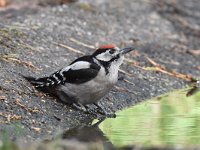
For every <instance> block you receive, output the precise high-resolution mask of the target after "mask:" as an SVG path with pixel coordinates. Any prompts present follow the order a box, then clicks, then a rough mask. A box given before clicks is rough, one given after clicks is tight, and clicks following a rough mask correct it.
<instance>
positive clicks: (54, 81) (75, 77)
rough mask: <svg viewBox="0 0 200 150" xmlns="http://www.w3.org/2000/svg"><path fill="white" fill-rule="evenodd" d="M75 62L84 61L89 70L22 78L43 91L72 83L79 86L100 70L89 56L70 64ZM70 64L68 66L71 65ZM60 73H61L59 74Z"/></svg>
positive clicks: (70, 70)
mask: <svg viewBox="0 0 200 150" xmlns="http://www.w3.org/2000/svg"><path fill="white" fill-rule="evenodd" d="M77 61H86V62H91V64H90V68H85V69H79V70H72V69H69V70H66V71H64V72H62V69H61V70H59V71H57V72H55V73H53V74H51V75H50V76H49V77H42V78H34V77H26V76H23V77H24V78H25V79H26V80H28V81H29V82H30V83H31V84H32V85H33V86H35V87H36V88H38V89H40V90H42V91H44V90H43V89H45V88H46V89H49V88H50V87H56V86H58V85H60V84H65V83H73V84H81V83H84V82H87V81H89V80H91V79H92V78H95V77H96V76H97V74H98V72H99V70H100V66H99V65H97V64H96V63H94V61H93V59H92V58H91V57H90V56H83V57H80V58H78V59H76V60H75V61H73V62H72V63H71V64H73V63H76V62H77ZM71 64H70V65H71ZM61 72H62V73H61Z"/></svg>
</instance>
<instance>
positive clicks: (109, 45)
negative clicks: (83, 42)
mask: <svg viewBox="0 0 200 150" xmlns="http://www.w3.org/2000/svg"><path fill="white" fill-rule="evenodd" d="M115 47H116V45H115V44H108V45H102V46H100V47H99V48H98V49H112V48H115Z"/></svg>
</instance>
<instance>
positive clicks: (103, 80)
mask: <svg viewBox="0 0 200 150" xmlns="http://www.w3.org/2000/svg"><path fill="white" fill-rule="evenodd" d="M117 74H118V69H114V68H113V70H111V72H110V73H109V74H108V75H106V73H105V69H104V68H103V67H102V68H101V69H100V71H99V73H98V75H97V76H96V77H95V78H94V79H93V80H91V81H88V82H85V83H82V84H69V83H66V84H65V85H63V86H61V87H60V90H62V91H64V92H65V93H66V94H67V95H69V97H74V98H75V99H76V100H77V101H78V102H80V103H81V104H83V105H85V104H91V103H94V102H97V101H98V100H100V99H101V98H102V97H103V96H105V95H106V94H107V93H108V92H109V91H110V89H111V88H112V87H113V86H114V84H115V83H116V82H117V79H118V75H117Z"/></svg>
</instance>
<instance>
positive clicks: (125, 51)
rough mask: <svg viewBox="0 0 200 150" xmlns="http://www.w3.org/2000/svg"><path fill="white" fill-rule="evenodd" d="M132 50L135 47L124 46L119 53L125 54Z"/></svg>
mask: <svg viewBox="0 0 200 150" xmlns="http://www.w3.org/2000/svg"><path fill="white" fill-rule="evenodd" d="M132 50H135V47H126V48H123V49H121V50H120V54H121V55H124V54H126V53H128V52H130V51H132Z"/></svg>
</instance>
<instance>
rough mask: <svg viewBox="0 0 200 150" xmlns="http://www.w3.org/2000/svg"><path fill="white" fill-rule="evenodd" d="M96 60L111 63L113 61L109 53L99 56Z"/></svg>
mask: <svg viewBox="0 0 200 150" xmlns="http://www.w3.org/2000/svg"><path fill="white" fill-rule="evenodd" d="M96 58H97V59H98V60H102V61H110V60H111V59H112V57H111V56H110V55H109V54H107V53H101V54H99V55H97V56H96Z"/></svg>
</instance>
